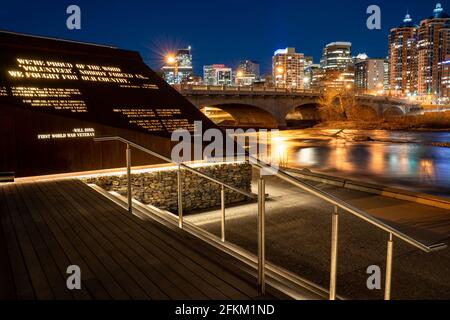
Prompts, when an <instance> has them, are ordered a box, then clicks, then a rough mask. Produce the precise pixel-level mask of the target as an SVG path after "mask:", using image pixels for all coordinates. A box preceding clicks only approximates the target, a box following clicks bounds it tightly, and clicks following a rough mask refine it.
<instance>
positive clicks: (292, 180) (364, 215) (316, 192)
mask: <svg viewBox="0 0 450 320" xmlns="http://www.w3.org/2000/svg"><path fill="white" fill-rule="evenodd" d="M249 158H250V160H251V162H253V165H254V166H255V167H258V168H259V169H268V170H270V168H271V167H270V165H269V164H267V163H265V162H263V161H261V160H259V159H256V158H254V157H249ZM272 172H273V173H274V175H276V176H278V177H280V178H281V179H283V180H284V181H286V182H288V183H290V184H292V185H293V186H296V187H299V188H301V189H302V190H304V191H307V192H309V193H311V194H313V195H315V196H317V197H318V198H321V199H322V200H325V201H326V202H328V203H330V204H332V205H334V206H336V207H338V208H341V209H343V210H345V211H347V212H349V213H351V214H353V215H355V216H357V217H358V218H360V219H363V220H364V221H366V222H368V223H370V224H372V225H374V226H376V227H378V228H380V229H382V230H383V231H386V232H388V233H392V234H393V235H395V236H396V237H397V238H400V239H402V240H403V241H405V242H407V243H409V244H411V245H413V246H415V247H417V248H418V249H420V250H422V251H425V252H432V251H436V250H441V249H445V248H447V244H445V243H437V244H432V245H426V244H424V243H422V242H420V241H418V240H416V239H414V238H411V237H410V236H408V235H406V234H404V233H402V232H400V231H398V230H397V229H394V228H393V227H391V226H389V225H388V224H386V223H384V222H382V221H380V220H379V219H377V218H374V217H373V216H371V215H369V214H368V213H366V212H364V211H362V210H360V209H358V208H355V207H354V206H352V205H350V204H348V203H347V202H345V201H342V200H341V199H339V198H337V197H335V196H333V195H332V194H330V193H328V192H325V191H322V190H320V189H319V188H317V187H315V186H313V185H311V184H309V183H307V182H303V181H301V180H300V179H298V178H295V177H293V176H291V175H290V174H288V173H287V172H284V171H283V170H273V169H272Z"/></svg>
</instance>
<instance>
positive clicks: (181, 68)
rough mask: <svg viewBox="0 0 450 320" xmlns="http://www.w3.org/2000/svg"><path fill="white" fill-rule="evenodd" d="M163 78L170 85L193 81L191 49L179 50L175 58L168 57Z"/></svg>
mask: <svg viewBox="0 0 450 320" xmlns="http://www.w3.org/2000/svg"><path fill="white" fill-rule="evenodd" d="M162 71H163V77H164V79H165V80H166V82H167V83H169V84H179V83H189V82H191V81H192V79H193V67H192V54H191V47H190V46H189V47H188V48H187V49H179V50H178V51H177V54H176V55H175V56H173V55H169V56H167V57H166V64H165V65H164V66H163V67H162Z"/></svg>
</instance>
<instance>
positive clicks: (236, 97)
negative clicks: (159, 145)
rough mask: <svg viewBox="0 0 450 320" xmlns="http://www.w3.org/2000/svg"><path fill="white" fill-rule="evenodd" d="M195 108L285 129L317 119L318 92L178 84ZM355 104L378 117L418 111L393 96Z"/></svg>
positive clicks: (241, 122)
mask: <svg viewBox="0 0 450 320" xmlns="http://www.w3.org/2000/svg"><path fill="white" fill-rule="evenodd" d="M176 89H177V90H178V91H179V92H181V94H183V95H184V96H185V97H186V98H187V99H188V100H189V101H190V102H191V103H192V104H194V105H195V106H196V107H197V108H199V109H202V108H204V107H215V108H219V109H221V110H223V111H225V112H227V113H229V114H230V115H231V116H232V117H233V118H234V119H235V121H236V124H237V125H239V126H249V127H268V128H276V127H286V123H287V122H288V121H289V120H290V119H302V120H319V112H318V106H319V100H320V98H321V96H322V94H321V93H320V92H317V91H312V90H286V89H280V88H264V87H232V86H206V85H181V86H180V85H179V86H176ZM356 100H357V101H356V102H357V103H358V105H360V106H363V107H369V108H370V110H371V111H372V112H373V113H374V115H376V116H378V117H383V116H388V115H389V116H392V115H405V114H410V113H414V112H418V111H420V110H421V107H420V105H417V104H411V102H410V101H407V100H403V99H396V98H392V97H378V96H369V95H358V96H357V97H356Z"/></svg>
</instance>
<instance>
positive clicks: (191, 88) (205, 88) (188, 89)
mask: <svg viewBox="0 0 450 320" xmlns="http://www.w3.org/2000/svg"><path fill="white" fill-rule="evenodd" d="M173 87H174V88H175V89H177V90H178V91H179V92H181V93H196V92H199V93H200V92H245V93H248V92H256V93H263V94H265V93H267V94H305V93H316V94H317V93H320V91H319V90H313V89H288V88H276V87H265V86H225V85H223V86H218V85H191V84H177V85H174V86H173Z"/></svg>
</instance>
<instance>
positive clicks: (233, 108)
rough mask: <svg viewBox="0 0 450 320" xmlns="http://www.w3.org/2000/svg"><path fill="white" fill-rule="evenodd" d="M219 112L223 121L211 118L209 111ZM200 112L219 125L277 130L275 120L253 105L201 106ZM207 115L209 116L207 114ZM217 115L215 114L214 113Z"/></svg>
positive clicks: (225, 104)
mask: <svg viewBox="0 0 450 320" xmlns="http://www.w3.org/2000/svg"><path fill="white" fill-rule="evenodd" d="M214 109H216V110H221V111H222V112H223V113H224V114H223V116H224V120H223V121H222V119H221V118H220V117H217V116H216V117H211V113H209V112H208V111H211V110H214ZM200 110H201V111H202V112H203V113H205V114H206V116H209V117H210V119H211V120H212V121H214V122H216V123H217V124H219V125H221V124H222V125H230V126H238V127H248V128H277V127H278V121H277V119H276V118H275V117H274V116H273V115H272V114H271V113H270V112H268V111H266V110H264V109H261V108H259V107H257V106H254V105H249V104H242V103H217V104H209V105H208V106H203V107H201V108H200ZM208 113H209V114H208ZM216 114H217V113H216Z"/></svg>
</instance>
